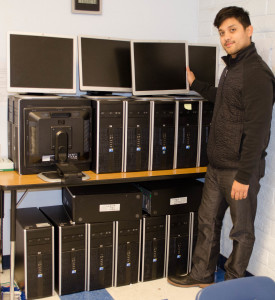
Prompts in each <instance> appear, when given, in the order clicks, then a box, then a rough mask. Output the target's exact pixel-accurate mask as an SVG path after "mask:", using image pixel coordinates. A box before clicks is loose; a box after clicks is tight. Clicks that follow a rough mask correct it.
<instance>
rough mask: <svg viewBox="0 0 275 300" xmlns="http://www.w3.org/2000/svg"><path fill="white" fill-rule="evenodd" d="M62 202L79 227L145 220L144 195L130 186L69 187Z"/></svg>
mask: <svg viewBox="0 0 275 300" xmlns="http://www.w3.org/2000/svg"><path fill="white" fill-rule="evenodd" d="M62 202H63V205H64V206H65V208H66V210H67V212H68V214H69V215H70V217H71V218H72V220H73V221H74V222H76V223H96V222H109V221H117V220H139V219H140V218H141V217H142V194H141V192H140V191H139V190H138V189H137V188H136V187H134V186H133V185H131V184H130V183H119V184H108V185H106V184H102V185H93V186H92V185H90V186H72V187H66V188H63V190H62Z"/></svg>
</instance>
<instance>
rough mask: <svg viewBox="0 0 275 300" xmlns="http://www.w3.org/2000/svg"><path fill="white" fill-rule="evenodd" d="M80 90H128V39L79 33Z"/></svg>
mask: <svg viewBox="0 0 275 300" xmlns="http://www.w3.org/2000/svg"><path fill="white" fill-rule="evenodd" d="M78 47H79V51H78V55H79V79H80V90H82V91H100V92H131V91H132V80H131V59H130V41H129V40H122V39H111V38H98V37H88V36H79V37H78Z"/></svg>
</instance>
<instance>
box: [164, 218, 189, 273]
mask: <svg viewBox="0 0 275 300" xmlns="http://www.w3.org/2000/svg"><path fill="white" fill-rule="evenodd" d="M192 222H193V219H192V217H191V214H190V213H187V214H179V215H168V216H167V266H166V268H167V275H168V276H170V275H184V274H188V273H189V272H190V269H191V255H190V252H191V248H192V232H193V223H192Z"/></svg>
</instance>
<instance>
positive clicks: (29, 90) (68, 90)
mask: <svg viewBox="0 0 275 300" xmlns="http://www.w3.org/2000/svg"><path fill="white" fill-rule="evenodd" d="M11 35H25V36H38V37H50V38H51V37H52V38H63V39H64V38H65V39H71V40H72V41H73V62H72V66H73V70H72V73H73V74H72V75H73V78H72V83H73V86H72V88H29V87H12V86H11V82H10V72H11V65H10V36H11ZM76 43H77V40H76V37H75V36H70V35H56V34H48V33H31V32H18V31H9V32H8V33H7V90H8V92H11V93H23V94H24V93H47V94H75V93H76V50H77V48H76Z"/></svg>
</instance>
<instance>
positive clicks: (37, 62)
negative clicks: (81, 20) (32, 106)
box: [7, 33, 76, 93]
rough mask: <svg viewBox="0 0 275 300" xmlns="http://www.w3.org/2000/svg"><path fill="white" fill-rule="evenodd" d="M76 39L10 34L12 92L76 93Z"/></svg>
mask: <svg viewBox="0 0 275 300" xmlns="http://www.w3.org/2000/svg"><path fill="white" fill-rule="evenodd" d="M75 55H76V38H74V37H62V36H50V35H45V34H24V33H8V60H7V61H8V68H7V69H8V91H9V92H17V93H75V92H76V77H75V73H76V57H75Z"/></svg>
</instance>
